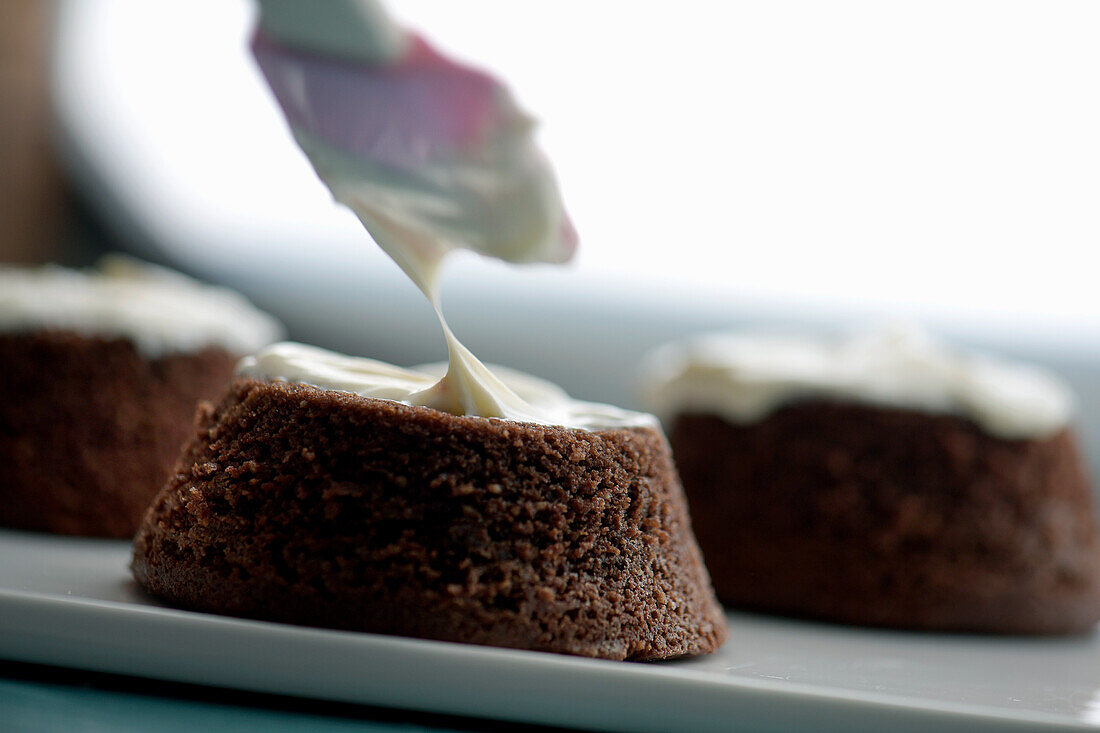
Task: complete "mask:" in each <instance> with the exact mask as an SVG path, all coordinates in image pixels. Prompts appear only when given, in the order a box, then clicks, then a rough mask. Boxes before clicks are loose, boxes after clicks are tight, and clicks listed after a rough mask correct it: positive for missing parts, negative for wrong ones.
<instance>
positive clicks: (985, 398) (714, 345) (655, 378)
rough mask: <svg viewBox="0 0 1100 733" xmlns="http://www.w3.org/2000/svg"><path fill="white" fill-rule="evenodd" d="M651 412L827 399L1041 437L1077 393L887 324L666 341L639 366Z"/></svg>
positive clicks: (740, 412) (728, 414)
mask: <svg viewBox="0 0 1100 733" xmlns="http://www.w3.org/2000/svg"><path fill="white" fill-rule="evenodd" d="M640 387H641V397H642V401H643V404H644V406H645V407H646V409H649V410H652V411H653V412H655V413H657V414H658V415H659V416H661V418H662V420H666V421H667V420H668V419H670V418H672V417H674V416H675V415H677V414H681V413H688V412H699V413H707V414H715V415H718V416H720V417H723V418H725V419H727V420H729V421H731V422H735V423H742V424H744V423H752V422H755V421H758V420H760V419H761V418H764V417H766V416H767V415H768V414H769V413H771V412H772V411H773V410H775V409H776V408H778V407H780V406H782V405H784V404H787V403H789V402H792V401H794V400H798V399H802V398H813V397H821V398H827V399H837V400H850V401H856V402H862V403H868V404H873V405H885V406H895V407H901V408H906V409H913V410H920V411H924V412H931V413H951V414H956V415H960V416H963V417H966V418H969V419H971V420H973V421H974V422H976V423H977V424H979V425H980V426H982V428H983V429H984V430H985V431H986V432H988V433H990V434H991V435H995V436H998V437H1002V438H1008V439H1023V438H1043V437H1047V436H1050V435H1053V434H1054V433H1056V432H1058V431H1059V430H1061V429H1062V428H1064V427H1065V426H1066V425H1067V424H1068V423H1069V421H1070V418H1071V416H1072V412H1073V396H1072V394H1071V392H1070V390H1069V388H1068V387H1067V386H1066V385H1065V384H1064V383H1063V382H1062V381H1061V380H1060V379H1058V378H1057V377H1056V376H1054V375H1053V374H1050V373H1048V372H1046V371H1045V370H1042V369H1039V368H1036V367H1032V366H1027V365H1022V364H1014V363H1009V362H1005V361H1001V360H998V359H994V358H992V357H990V356H986V355H981V354H975V353H970V352H964V351H958V350H951V349H949V348H947V347H946V346H944V345H942V344H940V343H937V342H936V341H934V340H933V339H931V338H930V337H929V336H928V335H927V334H924V333H922V332H919V331H916V330H909V329H898V328H894V329H889V330H885V331H881V332H875V333H864V334H856V335H852V336H849V337H847V338H838V339H826V338H793V337H785V336H777V335H753V334H711V335H706V336H701V337H697V338H694V339H691V340H689V341H686V342H684V343H680V344H671V345H667V346H664V347H662V348H660V349H658V350H657V351H655V352H654V353H653V354H651V355H650V356H649V357H647V359H646V360H645V362H644V363H643V366H642V369H641V378H640Z"/></svg>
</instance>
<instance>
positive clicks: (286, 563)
mask: <svg viewBox="0 0 1100 733" xmlns="http://www.w3.org/2000/svg"><path fill="white" fill-rule="evenodd" d="M133 570H134V574H135V577H137V579H138V580H139V581H140V582H141V583H142V584H143V585H144V586H145V587H146V588H147V589H149V590H150V591H151V592H152V593H154V594H156V595H159V596H162V597H165V598H167V599H169V600H171V601H172V602H174V603H177V604H180V605H183V606H186V607H190V608H195V609H198V610H205V611H213V612H218V613H227V614H232V615H239V616H246V617H255V618H265V619H269V620H276V621H285V622H290V623H299V624H307V625H316V626H328V627H334V628H342V629H354V630H361V631H372V632H377V633H386V634H398V635H405V636H416V637H423V638H431V639H440V640H449V641H461V642H470V643H477V644H488V645H494V646H505V647H515V648H522V649H534V650H543V651H552V652H561V653H566V654H577V655H584V656H597V657H605V658H611V659H634V660H646V659H661V658H669V657H676V656H683V655H690V654H698V653H703V652H708V651H712V650H713V649H715V648H717V646H718V645H719V644H720V643H721V642H722V640H723V639H724V638H725V622H724V618H723V615H722V612H721V609H720V608H719V607H718V605H717V603H716V601H715V600H714V597H713V592H712V591H711V588H710V584H709V580H708V577H707V573H706V570H705V568H704V567H703V564H702V560H701V556H700V553H699V550H698V547H697V545H696V544H695V540H694V537H693V535H692V531H691V523H690V519H689V518H688V515H687V511H686V503H685V500H684V496H683V491H682V489H681V486H680V483H679V481H678V479H677V476H676V473H675V469H674V467H673V464H672V461H671V455H670V452H669V449H668V445H667V443H666V441H665V439H664V437H663V436H662V435H661V433H660V432H659V431H658V430H655V429H653V428H629V429H615V430H603V431H585V430H571V429H565V428H557V427H548V426H542V425H534V424H528V423H519V422H512V421H505V420H491V419H485V418H477V417H460V416H455V415H450V414H448V413H444V412H440V411H437V410H432V409H429V408H424V407H415V406H409V405H404V404H401V403H398V402H393V401H389V400H379V399H373V398H367V397H361V396H358V395H354V394H350V393H346V392H338V391H334V390H323V389H318V388H316V387H310V386H306V385H301V384H289V383H282V382H265V381H257V380H252V379H241V380H238V381H237V382H235V383H234V385H233V387H232V388H231V390H230V391H229V393H228V394H227V395H226V396H225V397H224V398H223V399H222V401H221V402H220V403H219V404H218V405H217V406H216V407H210V406H207V407H206V408H204V410H203V412H202V413H201V415H200V420H199V423H198V428H197V432H196V433H195V435H194V436H193V439H192V441H191V443H190V444H189V446H188V448H187V450H186V451H185V454H184V456H183V457H182V458H181V462H180V463H179V464H178V466H177V469H176V472H175V475H174V476H173V477H172V478H171V480H170V481H169V483H168V485H167V486H166V487H165V488H164V489H163V490H162V491H161V492H160V493H159V494H158V496H157V498H156V500H155V502H154V504H153V505H152V506H151V507H150V509H149V511H148V513H147V514H146V516H145V519H144V522H143V524H142V527H141V529H140V530H139V532H138V535H137V538H136V540H135V547H134V558H133Z"/></svg>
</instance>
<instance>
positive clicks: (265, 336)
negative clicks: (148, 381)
mask: <svg viewBox="0 0 1100 733" xmlns="http://www.w3.org/2000/svg"><path fill="white" fill-rule="evenodd" d="M47 329H48V330H65V331H75V332H77V333H80V334H84V335H88V336H100V337H107V338H125V339H128V340H130V341H132V342H133V343H134V345H135V346H136V347H137V349H138V351H139V352H141V353H142V355H144V356H147V357H155V356H160V355H164V354H169V353H180V352H189V351H199V350H201V349H203V348H205V347H207V346H220V347H222V348H224V349H225V350H226V351H229V352H231V353H235V354H247V353H249V352H252V351H255V350H256V349H258V348H260V347H261V346H264V345H266V344H269V343H271V342H272V341H274V340H276V339H278V338H279V337H280V336H281V335H282V331H283V329H282V326H280V325H279V323H278V322H277V321H276V320H275V319H274V318H272V317H271V316H269V315H267V314H266V313H263V312H262V311H260V310H258V309H257V308H255V307H254V306H253V305H252V304H251V303H249V302H248V301H247V300H245V298H244V297H243V296H241V295H240V294H239V293H236V292H234V291H232V290H227V289H225V288H219V287H214V286H211V285H204V284H202V283H200V282H198V281H196V280H192V279H191V278H189V277H186V276H185V275H181V274H180V273H178V272H173V271H171V270H168V269H165V268H162V267H156V266H154V265H149V264H146V263H143V262H139V261H138V260H134V259H131V258H129V257H124V256H121V255H108V256H106V257H103V258H102V259H101V260H100V261H99V263H98V264H97V266H96V267H95V268H94V269H90V270H71V269H67V268H64V267H59V266H57V265H46V266H42V267H35V268H26V267H6V268H0V332H6V333H13V332H27V331H38V330H47Z"/></svg>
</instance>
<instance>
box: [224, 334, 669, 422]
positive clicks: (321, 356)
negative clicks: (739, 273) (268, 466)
mask: <svg viewBox="0 0 1100 733" xmlns="http://www.w3.org/2000/svg"><path fill="white" fill-rule="evenodd" d="M478 364H479V365H480V366H481V367H482V368H483V369H484V368H485V366H484V365H482V364H481V362H478ZM447 369H448V365H447V364H446V363H441V364H426V365H423V366H418V367H413V368H411V369H404V368H402V367H397V366H393V365H392V364H386V363H385V362H381V361H375V360H373V359H363V358H358V357H352V356H344V355H343V354H337V353H335V352H332V351H326V350H324V349H319V348H316V347H314V346H306V345H304V344H296V343H291V342H284V343H278V344H272V345H271V346H268V347H266V348H264V349H261V350H260V351H259V352H257V353H256V354H253V355H252V356H247V357H245V358H244V359H242V360H241V362H240V363H239V364H238V365H237V374H238V375H240V376H244V377H251V378H254V379H263V380H269V381H270V380H279V381H286V382H298V383H301V384H309V385H312V386H314V387H320V388H322V389H333V390H340V391H342V392H352V393H354V394H358V395H362V396H363V397H373V398H376V399H384V400H393V401H395V402H401V403H404V404H406V405H418V406H421V407H434V406H435V404H436V403H437V402H438V401H439V396H438V394H437V390H438V388H439V385H440V384H441V382H440V377H441V376H443V374H444V373H445V372H446V371H447ZM493 373H494V374H495V376H494V379H499V380H500V381H501V382H502V383H503V384H504V385H505V386H506V387H507V389H508V392H509V393H510V394H512V395H515V397H516V398H517V399H518V400H519V402H518V403H517V404H515V405H510V406H509V407H510V409H509V414H508V415H507V416H501V417H506V418H507V419H510V420H516V421H520V422H531V423H537V424H543V425H562V426H566V427H571V428H579V429H582V430H601V429H613V428H622V427H653V428H656V427H658V424H657V420H656V418H654V417H653V416H652V415H647V414H645V413H640V412H630V411H628V410H622V409H619V408H618V407H613V406H611V405H603V404H599V403H595V402H583V401H581V400H575V399H573V398H571V397H570V396H569V395H568V394H566V393H565V391H564V390H562V389H561V388H560V387H558V386H557V385H555V384H552V383H550V382H547V381H545V380H542V379H538V378H536V377H532V376H530V375H528V374H523V373H522V372H518V371H515V370H512V369H506V368H504V367H499V366H494V367H493ZM466 414H471V413H466Z"/></svg>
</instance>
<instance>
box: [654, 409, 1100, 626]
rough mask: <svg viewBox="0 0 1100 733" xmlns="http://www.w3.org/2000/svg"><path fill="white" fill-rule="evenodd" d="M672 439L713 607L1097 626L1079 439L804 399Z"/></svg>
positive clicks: (927, 621) (700, 418) (862, 620)
mask: <svg viewBox="0 0 1100 733" xmlns="http://www.w3.org/2000/svg"><path fill="white" fill-rule="evenodd" d="M669 439H670V442H671V444H672V447H673V450H674V454H675V456H676V461H677V465H678V467H679V470H680V474H681V476H682V479H683V482H684V485H685V487H686V489H687V492H688V497H689V500H690V501H691V505H692V509H693V515H694V518H695V531H696V535H697V537H698V539H699V542H700V544H701V546H702V547H703V550H704V552H705V554H706V557H707V563H708V566H709V568H710V571H711V574H712V577H713V579H714V583H715V587H716V589H717V592H718V595H719V597H720V598H721V599H722V601H723V602H724V603H727V604H730V605H734V606H739V607H743V608H750V609H757V610H763V611H771V612H779V613H784V614H793V615H802V616H813V617H819V618H825V619H831V620H835V621H840V622H848V623H859V624H868V625H880V626H895V627H904V628H917V629H937V630H952V631H982V632H1008V633H1035V634H1047V633H1066V632H1079V631H1085V630H1088V629H1090V628H1091V627H1092V626H1093V625H1094V624H1095V623H1096V621H1097V620H1098V619H1100V545H1098V539H1097V530H1096V525H1095V519H1094V517H1093V506H1092V496H1091V491H1090V488H1089V484H1088V480H1087V478H1086V475H1085V470H1084V467H1083V465H1082V461H1081V457H1080V455H1079V453H1078V450H1077V447H1076V444H1075V440H1074V437H1073V435H1072V432H1071V431H1070V430H1069V429H1063V430H1062V431H1060V432H1058V433H1057V434H1055V435H1054V436H1052V437H1044V438H1033V439H1021V440H1007V439H1003V438H998V437H994V436H991V435H989V434H988V432H986V431H984V430H983V429H981V428H980V427H979V426H978V425H977V424H976V423H974V422H972V421H970V420H967V419H964V418H961V417H957V416H952V415H944V414H939V415H937V414H930V413H924V412H919V411H913V410H906V409H899V408H891V407H876V406H869V405H859V404H851V403H844V402H835V401H828V400H804V401H799V402H795V403H791V404H788V405H786V406H784V407H781V408H779V409H777V410H775V411H774V412H773V413H771V414H770V415H768V416H767V417H765V418H763V419H762V420H760V421H758V422H756V423H752V424H747V425H742V424H733V423H731V422H728V421H727V420H726V419H724V418H723V417H719V416H717V415H706V414H699V413H685V414H681V415H679V416H678V417H677V418H675V419H674V421H673V423H672V427H671V429H670V433H669Z"/></svg>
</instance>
